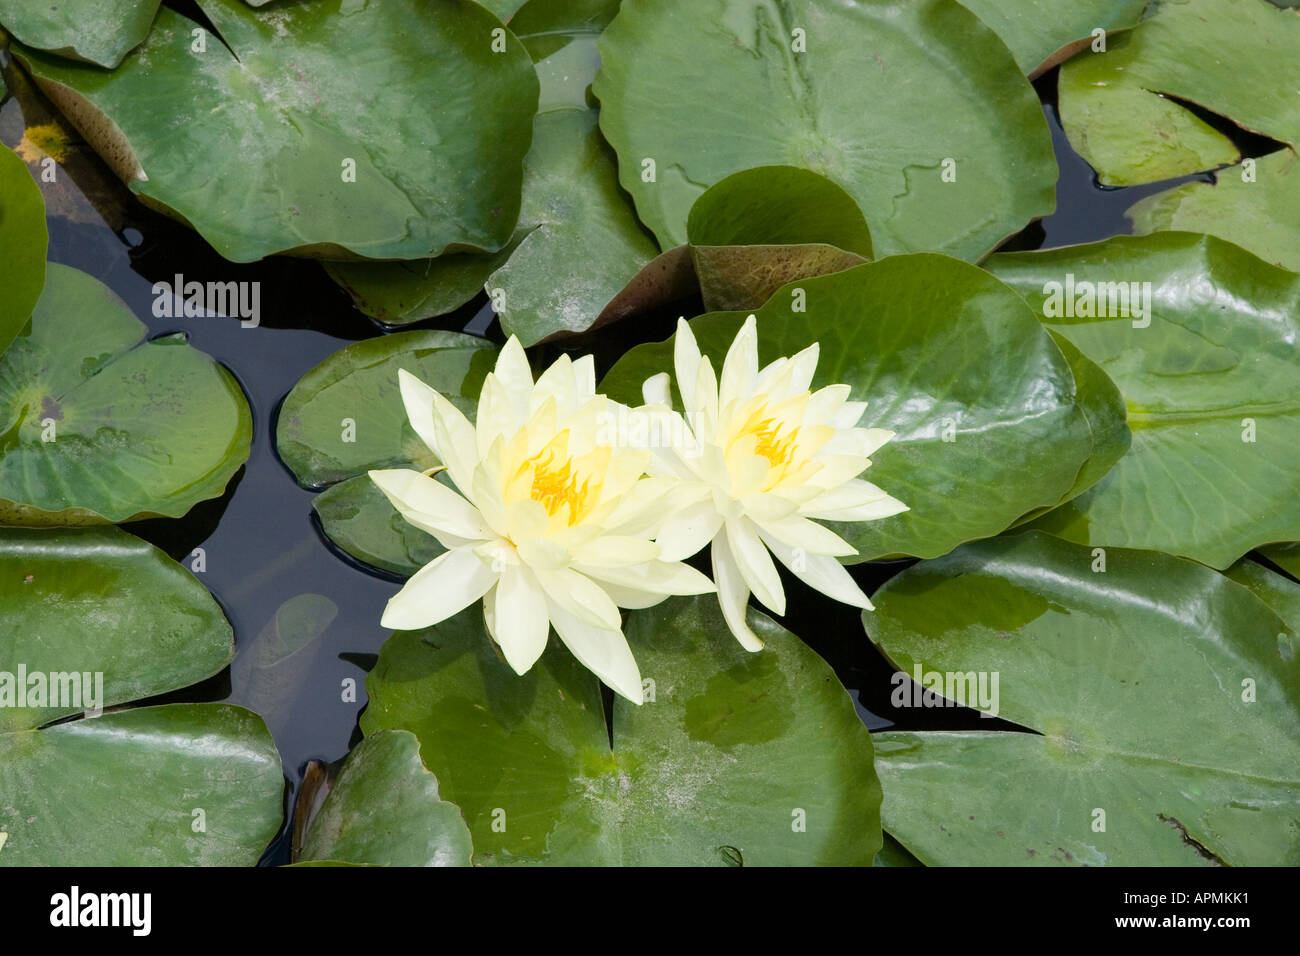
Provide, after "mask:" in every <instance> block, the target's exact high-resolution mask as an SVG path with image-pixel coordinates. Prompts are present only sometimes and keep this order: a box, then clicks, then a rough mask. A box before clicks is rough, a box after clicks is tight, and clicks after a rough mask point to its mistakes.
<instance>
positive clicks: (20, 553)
mask: <svg viewBox="0 0 1300 956" xmlns="http://www.w3.org/2000/svg"><path fill="white" fill-rule="evenodd" d="M0 608H3V614H4V618H5V621H6V633H7V638H6V641H5V646H4V649H3V651H0V671H4V672H6V673H8V674H10V675H14V674H16V673H17V672H18V668H19V667H20V666H21V667H23V668H25V669H26V670H27V671H28V672H29V673H40V674H51V673H67V674H69V675H76V677H75V678H74V677H69V681H70V682H72V683H70V684H69V685H68V688H67V691H68V693H69V694H71V693H72V690H73V689H74V686H73V685H74V684H75V689H76V694H75V696H76V699H77V701H78V702H79V705H78V704H68V703H66V702H64V703H62V704H60V703H59V702H57V701H56V700H55V699H54V696H53V694H50V695H49V696H48V697H47V699H46V700H45V701H44V703H41V704H39V705H37V706H32V703H33V702H32V701H31V699H30V698H25V699H26V700H27V704H26V705H25V706H24V705H20V704H19V703H18V702H17V700H16V698H12V697H10V696H8V695H13V694H17V693H18V690H17V686H16V685H9V686H6V685H7V682H6V681H5V680H4V679H3V678H0V733H5V732H8V731H13V730H27V729H30V728H33V727H39V726H41V725H42V724H47V723H50V722H51V721H54V720H58V719H59V718H61V717H68V716H71V715H73V714H79V713H81V712H83V711H84V710H88V709H95V708H96V707H98V708H101V709H102V708H105V707H112V706H114V705H117V704H123V703H127V702H130V701H133V700H140V699H141V698H144V697H149V696H152V695H154V694H162V693H166V692H167V691H173V690H178V689H180V688H182V687H188V686H189V685H191V684H194V683H197V682H198V681H200V680H203V679H204V678H207V677H210V676H212V675H213V674H215V673H217V672H218V671H220V670H221V669H222V668H224V667H225V666H226V665H227V664H229V663H230V661H231V659H232V658H233V657H234V656H235V650H234V634H233V633H232V631H231V629H230V625H229V624H228V623H227V622H226V618H225V615H223V614H222V613H221V608H220V607H218V606H217V602H216V601H214V600H213V599H212V595H210V594H209V593H208V591H207V589H206V588H204V587H203V585H201V584H199V582H198V581H197V580H195V578H194V576H193V575H192V574H190V573H189V572H188V571H186V570H185V569H184V568H182V567H181V566H180V565H179V564H177V563H176V562H175V561H172V560H171V559H170V558H168V557H167V556H166V555H165V554H163V553H162V552H161V551H159V550H158V549H157V548H155V547H154V546H153V545H151V544H148V543H146V542H144V541H141V540H140V539H139V538H137V537H135V536H134V535H130V534H127V533H126V532H125V531H122V530H120V529H118V528H111V527H109V528H66V529H57V530H45V529H41V530H37V529H28V528H4V529H0ZM83 674H85V675H94V674H99V675H101V677H100V678H99V680H98V682H95V681H94V680H92V679H87V680H86V681H85V683H84V685H83V682H82V681H81V680H80V679H79V678H80V677H81V675H83ZM13 679H14V678H12V677H11V678H10V680H13ZM96 684H97V686H98V688H99V689H98V690H97V689H96ZM24 696H25V695H24Z"/></svg>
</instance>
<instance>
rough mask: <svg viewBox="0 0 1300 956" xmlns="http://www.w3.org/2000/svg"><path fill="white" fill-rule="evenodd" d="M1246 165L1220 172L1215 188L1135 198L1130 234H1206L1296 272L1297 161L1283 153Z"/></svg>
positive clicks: (1299, 255) (1299, 251) (1198, 186)
mask: <svg viewBox="0 0 1300 956" xmlns="http://www.w3.org/2000/svg"><path fill="white" fill-rule="evenodd" d="M1250 162H1251V163H1252V164H1253V166H1254V168H1253V170H1252V171H1251V172H1250V173H1249V174H1247V173H1246V172H1245V170H1244V168H1243V167H1233V168H1230V169H1223V170H1220V171H1219V173H1218V176H1217V180H1218V181H1217V182H1216V183H1214V184H1213V185H1211V184H1209V183H1186V184H1185V185H1182V186H1179V187H1178V188H1176V189H1170V190H1168V191H1167V192H1163V193H1156V194H1155V195H1154V196H1148V197H1147V198H1146V199H1140V200H1138V201H1137V202H1136V203H1134V204H1133V205H1132V206H1131V207H1130V208H1129V210H1128V212H1127V213H1126V215H1127V216H1128V218H1129V219H1130V220H1131V221H1132V222H1133V228H1134V232H1135V233H1137V234H1138V235H1147V234H1148V233H1152V232H1157V231H1160V230H1170V229H1177V230H1183V231H1186V232H1208V233H1212V234H1213V235H1216V236H1218V237H1219V238H1220V239H1227V240H1228V241H1229V242H1234V243H1236V244H1237V245H1239V246H1241V247H1242V248H1243V249H1248V250H1250V251H1251V252H1253V253H1254V254H1255V255H1257V256H1259V257H1260V258H1261V259H1263V260H1264V261H1266V262H1271V263H1273V265H1275V266H1280V267H1282V268H1283V269H1290V270H1291V271H1292V272H1300V157H1297V155H1296V153H1295V152H1294V151H1293V150H1289V149H1283V150H1279V151H1278V152H1276V153H1270V154H1269V155H1267V156H1263V157H1260V158H1259V159H1257V160H1251V161H1250ZM1247 175H1250V176H1251V177H1252V178H1251V179H1249V180H1248V179H1246V178H1244V177H1245V176H1247Z"/></svg>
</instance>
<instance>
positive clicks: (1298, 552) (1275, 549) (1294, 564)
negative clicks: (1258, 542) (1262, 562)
mask: <svg viewBox="0 0 1300 956" xmlns="http://www.w3.org/2000/svg"><path fill="white" fill-rule="evenodd" d="M1259 553H1260V554H1262V555H1263V556H1264V557H1265V558H1267V559H1268V560H1270V561H1272V562H1273V563H1274V564H1276V565H1277V566H1278V567H1279V568H1281V569H1282V570H1283V571H1285V572H1286V573H1287V574H1289V575H1291V577H1293V578H1295V579H1296V580H1297V581H1300V541H1291V542H1288V543H1286V544H1270V545H1269V546H1268V547H1267V548H1260V549H1259Z"/></svg>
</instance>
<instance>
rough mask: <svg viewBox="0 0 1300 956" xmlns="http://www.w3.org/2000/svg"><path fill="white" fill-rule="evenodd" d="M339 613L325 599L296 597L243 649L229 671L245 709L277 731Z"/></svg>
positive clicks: (306, 596) (321, 595)
mask: <svg viewBox="0 0 1300 956" xmlns="http://www.w3.org/2000/svg"><path fill="white" fill-rule="evenodd" d="M338 613H339V607H338V605H337V604H335V603H334V601H333V600H331V599H330V598H328V597H326V596H325V595H323V594H311V593H307V594H295V595H294V596H293V597H291V598H289V599H288V600H286V601H285V602H284V603H283V604H281V605H280V606H279V607H278V608H276V610H275V613H274V614H273V615H272V616H271V619H270V620H269V621H267V623H266V625H265V626H264V627H263V628H262V630H261V632H260V633H259V634H258V635H257V637H256V638H254V639H253V640H251V641H250V642H249V645H248V646H247V647H244V648H242V650H241V652H240V654H239V656H238V657H237V658H235V662H234V664H233V665H232V666H231V668H230V682H231V684H232V685H233V686H234V687H237V688H239V699H240V702H241V703H244V704H247V705H248V706H250V707H251V708H252V709H253V710H255V711H257V712H258V713H259V714H261V715H262V718H263V719H264V720H265V721H266V722H267V723H268V724H270V726H271V727H272V728H273V729H277V730H278V729H279V728H280V727H281V726H282V725H283V722H284V720H285V718H286V717H287V716H288V713H289V711H290V707H291V704H292V703H293V702H294V701H295V700H297V699H298V694H299V689H300V687H301V685H302V683H303V681H304V680H305V679H306V677H307V675H308V673H309V671H310V665H311V662H312V660H313V659H314V658H315V656H316V652H317V651H318V650H319V647H320V645H319V643H318V641H319V638H320V637H321V636H322V635H324V633H325V632H326V631H327V630H329V626H330V624H332V623H333V622H334V619H335V617H337V616H338Z"/></svg>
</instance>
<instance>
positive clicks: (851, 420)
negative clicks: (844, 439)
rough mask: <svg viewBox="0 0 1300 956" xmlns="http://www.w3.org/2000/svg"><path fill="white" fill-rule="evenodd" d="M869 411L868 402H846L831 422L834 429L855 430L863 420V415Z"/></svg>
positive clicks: (832, 417)
mask: <svg viewBox="0 0 1300 956" xmlns="http://www.w3.org/2000/svg"><path fill="white" fill-rule="evenodd" d="M866 410H867V403H866V402H845V403H844V404H843V405H842V406H840V410H839V411H837V412H836V413H835V414H834V415H833V416H831V420H830V422H829V424H830V426H831V427H832V428H853V427H854V426H855V425H857V423H858V422H859V421H861V420H862V415H863V413H864V412H866Z"/></svg>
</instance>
